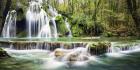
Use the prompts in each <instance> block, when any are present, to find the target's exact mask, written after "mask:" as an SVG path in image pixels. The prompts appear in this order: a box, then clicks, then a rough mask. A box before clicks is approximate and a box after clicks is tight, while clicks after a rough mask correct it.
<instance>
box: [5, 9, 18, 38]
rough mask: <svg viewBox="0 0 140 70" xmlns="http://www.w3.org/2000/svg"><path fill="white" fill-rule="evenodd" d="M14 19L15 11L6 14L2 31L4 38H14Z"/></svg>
mask: <svg viewBox="0 0 140 70" xmlns="http://www.w3.org/2000/svg"><path fill="white" fill-rule="evenodd" d="M16 17H17V13H16V11H15V10H12V11H9V12H8V14H7V17H6V20H5V24H4V27H3V31H2V36H3V37H4V38H10V37H16Z"/></svg>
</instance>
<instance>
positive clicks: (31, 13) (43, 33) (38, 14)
mask: <svg viewBox="0 0 140 70" xmlns="http://www.w3.org/2000/svg"><path fill="white" fill-rule="evenodd" d="M26 20H27V23H26V24H27V33H28V37H29V38H31V37H37V36H38V37H47V38H49V37H51V31H50V26H49V18H48V15H47V13H46V12H45V11H44V10H43V9H42V7H41V3H40V2H35V1H31V2H30V5H29V8H28V10H27V13H26ZM44 28H47V29H44ZM38 33H39V35H38Z"/></svg>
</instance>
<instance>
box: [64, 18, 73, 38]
mask: <svg viewBox="0 0 140 70" xmlns="http://www.w3.org/2000/svg"><path fill="white" fill-rule="evenodd" d="M65 25H66V27H67V29H68V31H69V33H68V37H72V32H71V29H70V24H69V23H68V21H67V19H66V20H65Z"/></svg>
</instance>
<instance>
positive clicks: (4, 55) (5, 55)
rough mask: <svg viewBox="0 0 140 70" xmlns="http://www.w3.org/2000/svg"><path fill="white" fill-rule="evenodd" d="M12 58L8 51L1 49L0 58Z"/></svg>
mask: <svg viewBox="0 0 140 70" xmlns="http://www.w3.org/2000/svg"><path fill="white" fill-rule="evenodd" d="M8 57H10V56H9V55H8V53H7V52H6V51H4V50H3V49H2V48H0V58H8Z"/></svg>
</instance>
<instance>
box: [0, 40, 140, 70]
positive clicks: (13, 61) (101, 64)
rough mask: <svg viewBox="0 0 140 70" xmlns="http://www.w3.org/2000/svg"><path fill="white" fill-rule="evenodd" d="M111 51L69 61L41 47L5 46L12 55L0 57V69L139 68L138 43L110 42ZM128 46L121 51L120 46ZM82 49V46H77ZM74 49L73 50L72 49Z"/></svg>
mask: <svg viewBox="0 0 140 70" xmlns="http://www.w3.org/2000/svg"><path fill="white" fill-rule="evenodd" d="M112 44H113V46H111V48H110V49H111V51H109V52H107V53H105V54H102V55H99V56H97V55H92V56H89V60H86V61H76V62H74V63H69V62H67V61H63V60H61V61H59V60H57V59H55V58H54V55H53V51H52V52H50V51H48V50H41V49H32V50H14V49H10V48H5V50H6V51H7V52H8V53H9V54H10V55H11V56H12V57H13V58H7V59H0V70H125V69H127V70H139V69H140V67H139V66H140V60H139V59H140V55H139V54H140V44H139V41H138V42H137V41H136V42H128V43H126V42H112ZM125 45H127V46H130V47H133V46H134V47H133V48H127V50H124V51H123V48H120V49H119V47H122V46H125ZM78 49H79V50H82V48H78ZM73 51H74V50H73Z"/></svg>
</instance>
